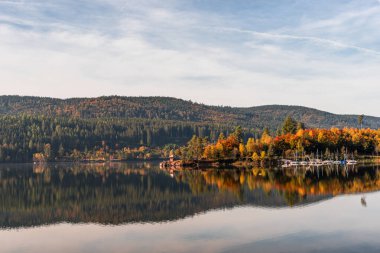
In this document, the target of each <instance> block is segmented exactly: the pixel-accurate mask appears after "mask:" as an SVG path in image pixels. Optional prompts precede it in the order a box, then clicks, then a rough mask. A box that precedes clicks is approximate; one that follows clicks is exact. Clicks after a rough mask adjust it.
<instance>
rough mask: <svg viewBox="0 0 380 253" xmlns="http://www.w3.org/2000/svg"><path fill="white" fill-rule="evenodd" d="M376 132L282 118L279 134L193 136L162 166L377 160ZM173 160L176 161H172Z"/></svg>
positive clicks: (378, 135) (378, 142)
mask: <svg viewBox="0 0 380 253" xmlns="http://www.w3.org/2000/svg"><path fill="white" fill-rule="evenodd" d="M379 151H380V129H379V130H373V129H358V128H343V129H338V128H331V129H318V128H314V129H305V128H304V126H303V124H302V123H299V122H296V121H295V120H293V119H292V118H290V117H288V118H286V120H285V122H284V124H283V126H282V131H281V134H280V135H276V136H272V135H271V134H270V133H269V131H268V129H265V130H264V132H263V134H262V135H261V137H260V138H248V140H247V141H246V142H245V141H244V140H243V138H242V129H241V128H240V127H237V128H236V130H235V131H234V132H233V133H232V134H230V135H229V136H224V135H223V134H221V135H220V136H219V138H218V140H217V141H216V142H210V141H209V140H208V139H207V138H200V137H197V136H193V138H192V139H191V140H190V141H189V142H188V144H187V145H186V146H183V147H181V148H179V149H176V150H175V152H173V153H172V156H171V160H170V161H168V162H165V163H163V164H162V166H163V167H180V166H184V167H186V166H190V167H194V166H195V167H202V166H220V165H235V166H247V165H252V164H254V165H257V164H262V165H270V164H273V163H274V162H278V161H279V160H280V159H306V158H307V159H315V158H324V159H329V160H345V159H347V158H351V159H359V160H361V161H371V162H374V161H380V159H379V156H378V153H379ZM175 157H177V158H178V159H179V160H174V158H175Z"/></svg>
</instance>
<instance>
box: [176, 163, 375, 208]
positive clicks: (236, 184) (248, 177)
mask: <svg viewBox="0 0 380 253" xmlns="http://www.w3.org/2000/svg"><path fill="white" fill-rule="evenodd" d="M176 177H177V178H178V179H180V180H181V181H183V182H186V183H187V184H188V185H189V186H190V188H191V189H192V190H193V192H194V193H201V192H202V191H204V190H208V189H210V187H216V188H217V189H218V190H219V191H230V192H233V193H234V194H235V195H236V196H237V197H239V198H241V197H242V196H243V195H244V194H243V193H244V191H254V190H262V191H263V192H264V193H265V194H267V195H268V194H269V193H273V192H278V193H280V194H281V195H283V197H284V198H285V199H286V200H287V203H288V205H289V206H293V205H296V204H298V203H301V202H302V200H304V199H305V198H306V197H307V196H336V195H341V194H355V193H366V192H372V191H378V190H379V189H380V170H378V169H377V167H366V168H359V167H341V166H331V167H324V168H309V169H305V168H299V169H297V168H296V169H294V168H293V169H264V168H254V169H249V170H215V169H210V170H203V171H196V172H194V171H179V172H177V174H176Z"/></svg>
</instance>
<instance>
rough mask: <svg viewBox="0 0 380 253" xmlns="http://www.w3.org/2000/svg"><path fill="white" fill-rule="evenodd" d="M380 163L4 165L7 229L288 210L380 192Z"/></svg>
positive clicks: (0, 182)
mask: <svg viewBox="0 0 380 253" xmlns="http://www.w3.org/2000/svg"><path fill="white" fill-rule="evenodd" d="M379 187H380V181H379V172H378V170H377V169H376V168H366V169H363V168H361V169H350V170H343V169H338V170H324V171H323V172H322V171H320V170H319V171H304V170H274V169H269V170H267V169H259V168H256V169H252V170H234V169H233V170H231V169H227V170H215V169H210V170H203V171H189V170H187V171H178V172H175V173H174V178H172V177H171V176H170V175H169V172H166V171H160V170H159V169H157V166H155V165H152V164H150V163H131V164H118V163H115V164H111V165H95V164H89V165H56V166H34V167H32V166H30V165H25V166H10V167H9V166H8V167H1V168H0V196H1V199H0V201H1V206H0V226H1V227H20V226H34V225H41V224H50V223H57V222H74V223H75V222H96V223H102V224H120V223H126V222H158V221H166V220H175V219H180V218H183V217H186V216H189V215H194V214H196V213H199V212H204V211H207V210H210V209H215V208H229V207H233V206H237V205H254V206H264V207H273V208H277V207H286V206H295V205H304V204H308V203H313V202H316V201H320V200H323V199H326V198H330V197H331V196H334V195H339V194H347V193H359V192H360V193H363V192H369V191H376V190H378V189H379Z"/></svg>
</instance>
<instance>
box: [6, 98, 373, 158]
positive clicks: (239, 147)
mask: <svg viewBox="0 0 380 253" xmlns="http://www.w3.org/2000/svg"><path fill="white" fill-rule="evenodd" d="M286 115H288V117H286ZM301 122H302V123H301ZM237 125H240V126H241V127H240V128H238V129H235V128H236V126H237ZM345 127H346V128H345ZM379 127H380V118H376V117H369V116H365V118H364V120H363V116H359V118H358V116H357V115H356V116H355V115H335V114H331V113H327V112H322V111H318V110H315V109H310V108H305V107H297V106H260V107H251V108H233V107H222V106H207V105H203V104H199V103H193V102H191V101H184V100H180V99H175V98H167V97H117V96H112V97H100V98H78V99H66V100H61V99H55V98H39V97H19V96H0V163H12V162H32V161H35V162H60V161H70V162H71V161H82V162H106V161H128V160H136V159H139V160H152V159H167V158H168V157H169V156H170V154H172V157H173V158H174V159H175V160H180V163H182V164H192V163H194V161H197V163H205V164H207V163H212V164H224V163H227V164H231V163H247V162H256V161H259V162H260V163H263V162H268V161H273V160H274V159H276V158H279V157H281V158H282V157H290V156H294V154H295V153H298V155H301V154H304V155H308V156H311V155H313V154H316V153H317V152H318V154H319V155H321V154H323V155H326V156H331V155H335V156H338V155H342V154H350V155H356V156H360V155H365V156H370V157H372V156H373V155H376V153H377V152H378V150H379V147H378V146H379V137H378V136H379V133H378V130H371V129H378V128H379ZM193 136H194V137H193Z"/></svg>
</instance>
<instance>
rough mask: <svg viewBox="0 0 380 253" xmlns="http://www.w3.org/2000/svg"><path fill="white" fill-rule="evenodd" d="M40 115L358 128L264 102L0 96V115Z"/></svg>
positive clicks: (353, 120) (348, 118) (339, 118)
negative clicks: (243, 105)
mask: <svg viewBox="0 0 380 253" xmlns="http://www.w3.org/2000/svg"><path fill="white" fill-rule="evenodd" d="M22 114H23V115H25V114H26V115H44V116H48V117H56V116H64V117H75V118H82V119H91V118H120V119H131V118H141V119H152V120H153V119H154V120H172V121H185V122H198V123H214V124H221V123H222V124H224V125H229V126H235V125H241V126H243V127H246V128H250V129H257V130H260V129H263V128H264V127H268V128H269V129H271V130H272V131H274V130H276V129H277V128H278V127H279V126H280V125H281V124H282V122H283V121H284V119H285V117H286V116H291V117H293V118H294V119H295V120H297V121H301V122H303V123H304V124H305V125H306V126H307V127H319V128H330V127H338V128H342V127H358V116H357V115H337V114H332V113H328V112H323V111H319V110H316V109H311V108H307V107H301V106H283V105H267V106H258V107H250V108H233V107H221V106H207V105H203V104H199V103H193V102H191V101H185V100H181V99H176V98H170V97H118V96H111V97H99V98H72V99H65V100H62V99H56V98H41V97H20V96H0V115H22ZM363 127H369V128H376V129H377V128H380V118H377V117H369V116H366V117H365V119H364V122H363Z"/></svg>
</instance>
